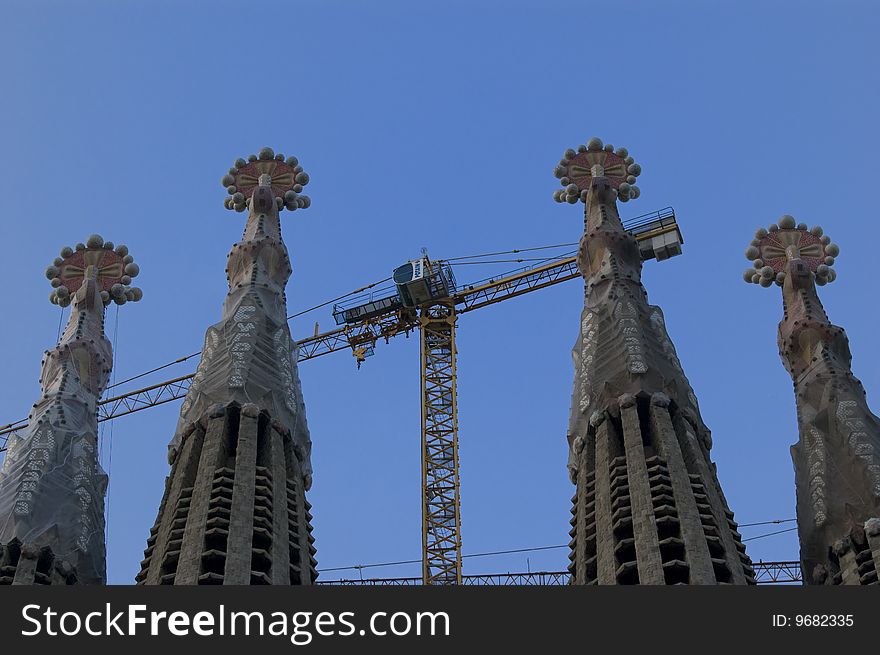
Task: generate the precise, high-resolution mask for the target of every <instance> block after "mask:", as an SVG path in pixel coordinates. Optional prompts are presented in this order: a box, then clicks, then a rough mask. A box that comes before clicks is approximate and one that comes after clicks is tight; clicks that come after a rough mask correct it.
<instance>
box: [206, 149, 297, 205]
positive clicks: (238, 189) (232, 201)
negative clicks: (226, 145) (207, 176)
mask: <svg viewBox="0 0 880 655" xmlns="http://www.w3.org/2000/svg"><path fill="white" fill-rule="evenodd" d="M263 176H268V180H267V181H268V182H269V188H270V189H271V192H272V197H274V198H275V205H276V206H277V208H278V211H281V209H283V208H285V207H286V208H287V209H289V210H290V211H294V210H296V209H306V208H308V207H309V205H311V204H312V201H311V198H309V197H308V196H305V195H300V194H301V193H302V190H303V187H304V186H305V185H306V184H308V183H309V174H308V173H306V172H305V171H304V170H303V167H302V166H301V165H300V163H299V160H298V159H297V158H296V157H288V158H287V159H285V158H284V155H282V154H281V153H278V154H275V151H274V150H272V148H268V147H266V148H263V149H261V150H260V154H259V155H250V156H249V157H248V158H247V160H244V159H236V160H235V163H234V164H233V167H232V168H230V169H229V172H228V173H227V174H226V175H224V176H223V179H222V180H221V181H220V182H221V184H223V186H224V187H226V192H227V193H228V194H229V195H228V196H227V198H226V200H225V201H224V203H223V205H224V206H225V207H226V209H234V210H235V211H239V212H241V211H244V210H245V209H246V208H247V206H248V201H249V200H250V199H251V197H252V196H253V195H254V192H255V191H256V190H257V189H258V188H259V187H260V186H262V185H263V184H262V183H263Z"/></svg>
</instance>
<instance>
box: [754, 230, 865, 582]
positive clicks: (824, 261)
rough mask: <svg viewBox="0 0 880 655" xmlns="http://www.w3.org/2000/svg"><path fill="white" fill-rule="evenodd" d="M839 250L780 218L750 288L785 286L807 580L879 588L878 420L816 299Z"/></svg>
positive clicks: (761, 235)
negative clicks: (757, 285) (796, 422)
mask: <svg viewBox="0 0 880 655" xmlns="http://www.w3.org/2000/svg"><path fill="white" fill-rule="evenodd" d="M839 252H840V249H839V248H838V247H837V246H836V245H835V244H833V243H831V239H829V238H828V237H827V236H825V235H823V233H822V228H821V227H814V228H813V229H812V230H808V229H807V226H806V225H805V224H803V223H801V224H799V225H798V224H796V223H795V220H794V218H792V217H791V216H787V215H786V216H783V217H782V218H781V219H780V220H779V222H778V223H774V224H772V225H770V227H769V229H764V228H761V229H759V230H758V231H757V232H756V233H755V238H754V240H753V241H752V243H751V245H750V246H749V248H748V250H746V257H747V258H748V259H751V260H753V262H754V268H750V269H748V270H746V272H745V274H744V276H743V277H744V279H745V281H746V282H752V283H755V284H760V285H761V286H763V287H769V286H770V285H771V284H773V283H774V282H775V283H776V285H777V286H780V287H781V288H782V303H783V318H782V321H780V323H779V333H778V338H777V341H778V343H779V356H780V357H781V358H782V363H783V364H784V365H785V368H786V369H787V370H788V372H789V373H790V374H791V378H792V380H793V381H794V393H795V401H796V403H797V417H798V431H799V433H800V439H799V441H798V443H797V444H795V445H794V446H792V447H791V457H792V460H793V461H794V471H795V484H796V493H797V520H798V536H799V537H800V542H801V568H802V569H803V579H804V582H805V584H865V585H867V584H877V573H878V571H880V419H878V418H877V417H876V416H875V415H874V414H873V413H871V410H870V409H869V408H868V404H867V402H866V400H865V390H864V388H862V383H861V382H859V380H858V379H857V378H856V377H855V376H854V375H853V374H852V370H851V369H850V364H851V362H852V356H851V355H850V351H849V341H848V340H847V338H846V333H845V332H844V331H843V328H840V327H837V326H836V325H832V324H831V322H830V321H829V320H828V316H827V314H826V313H825V310H824V308H823V307H822V302H821V301H820V300H819V296H818V294H817V293H816V285H819V286H823V285H825V284H827V283H828V282H832V281H834V279H835V278H836V277H837V275H836V273H835V271H834V270H833V269H832V268H831V266H832V265H833V264H834V258H835V257H837V255H838V254H839Z"/></svg>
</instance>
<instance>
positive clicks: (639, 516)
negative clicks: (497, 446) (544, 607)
mask: <svg viewBox="0 0 880 655" xmlns="http://www.w3.org/2000/svg"><path fill="white" fill-rule="evenodd" d="M640 172H641V168H640V167H639V165H638V164H636V163H635V162H634V161H633V159H632V157H630V156H629V154H628V152H627V150H626V148H618V149H617V150H615V149H614V147H613V146H611V145H610V144H609V145H604V146H603V144H602V141H600V140H599V139H596V138H593V139H591V140H590V141H589V143H588V144H587V145H582V146H580V147H579V148H578V150H577V151H575V150H567V151H566V153H565V156H564V157H563V159H562V160H561V161H560V162H559V165H558V166H557V168H556V171H555V173H556V176H557V177H558V178H561V182H562V185H563V187H564V189H561V190H558V191H556V192H555V193H554V198H555V199H556V200H557V201H558V202H569V203H571V204H575V203H577V202H578V201H581V202H583V203H584V204H585V211H584V223H585V233H584V236H583V238H582V239H581V243H580V251H579V255H578V268H579V269H580V271H581V274H582V275H583V277H584V281H585V300H584V311H583V313H582V314H581V328H580V334H579V336H578V339H577V342H576V343H575V347H574V350H573V351H572V356H573V359H574V367H575V376H574V391H573V393H572V402H571V419H570V424H569V431H568V442H569V447H570V454H569V463H568V468H569V473H570V477H571V480H572V482H573V483H574V484H575V485H576V486H577V493H576V494H575V496H574V497H573V499H572V502H573V508H572V520H571V525H572V529H571V532H570V535H571V536H572V541H571V554H570V555H569V557H570V559H571V565H570V567H569V569H570V570H571V572H572V582H573V583H574V584H653V585H662V584H749V583H754V572H753V570H752V567H751V561H750V560H749V558H748V556H747V555H746V552H745V547H744V546H743V544H742V538H741V536H740V534H739V533H738V532H737V530H736V523H735V522H734V520H733V512H731V511H730V509H729V508H728V506H727V502H726V501H725V499H724V494H723V493H722V491H721V486H720V485H719V483H718V479H717V477H716V474H715V466H714V464H712V462H711V460H710V459H709V449H710V448H711V445H712V441H711V436H710V433H709V429H708V428H707V427H706V425H705V424H704V423H703V420H702V418H701V417H700V410H699V407H698V405H697V399H696V398H695V397H694V393H693V390H692V389H691V386H690V384H689V383H688V381H687V378H686V377H685V375H684V372H683V371H682V368H681V364H680V363H679V361H678V357H677V356H676V353H675V348H674V347H673V345H672V341H670V339H669V335H668V334H667V333H666V327H665V324H664V321H663V313H662V312H661V311H660V308H659V307H655V306H652V305H649V304H648V301H647V293H646V292H645V288H644V287H643V286H642V283H641V268H642V262H641V257H640V255H639V248H638V246H637V244H636V241H635V238H634V237H633V236H632V235H630V234H629V233H627V232H625V231H624V229H623V227H622V225H621V221H620V217H619V216H618V213H617V200H618V199H619V200H621V201H627V200H630V199H633V198H637V197H638V196H639V189H638V187H636V186H635V184H634V183H635V181H636V176H638V175H639V173H640Z"/></svg>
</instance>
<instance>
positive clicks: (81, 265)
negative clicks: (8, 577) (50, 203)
mask: <svg viewBox="0 0 880 655" xmlns="http://www.w3.org/2000/svg"><path fill="white" fill-rule="evenodd" d="M112 248H113V244H111V243H105V242H104V241H103V239H101V237H100V236H98V235H93V236H91V237H89V239H88V243H87V244H79V245H78V246H77V248H76V249H73V248H65V249H63V250H62V252H61V254H62V257H60V258H58V259H56V260H55V264H54V265H52V266H50V267H49V268H48V269H47V271H46V275H47V277H49V278H50V280H51V281H52V286H53V289H54V290H53V292H52V295H51V297H50V299H51V300H52V302H53V303H54V304H60V305H62V306H68V305H72V309H71V312H70V318H69V320H68V322H67V327H66V328H65V329H64V332H63V334H62V335H61V337H60V339H59V340H58V344H57V345H56V346H55V348H53V349H52V350H49V351H47V352H46V355H45V357H44V359H43V363H42V374H41V376H40V387H41V391H42V395H41V397H40V399H39V400H38V401H37V403H35V404H34V406H33V408H32V410H31V412H30V416H29V417H28V428H27V431H26V432H25V434H24V436H23V437H21V438H18V437H13V438H12V439H10V442H9V449H8V451H7V453H6V459H5V461H4V462H3V468H2V470H0V542H2V543H5V544H6V546H4V548H5V550H4V553H5V555H4V557H6V558H7V559H10V558H12V559H16V558H17V557H18V555H16V556H15V557H12V555H10V553H18V552H19V550H20V549H19V548H18V546H14V544H18V545H21V544H25V545H24V546H21V547H22V548H24V549H25V550H22V551H21V552H22V553H25V555H27V553H31V551H32V550H33V549H35V548H36V549H40V552H41V553H43V554H41V555H39V556H37V555H35V556H34V557H30V555H28V556H25V555H21V558H22V559H21V563H19V564H18V566H19V567H21V566H30V565H29V564H27V562H30V561H31V560H33V561H34V562H36V560H39V562H40V564H39V566H37V568H36V569H34V571H37V573H38V574H39V575H38V578H39V579H38V580H36V581H35V582H34V584H50V582H46V580H56V581H57V580H58V579H59V578H57V576H55V577H53V576H54V574H50V569H52V567H53V566H54V562H59V563H60V562H62V561H64V562H67V564H66V566H71V567H74V568H75V569H76V573H75V574H71V575H69V576H68V575H65V576H63V577H64V580H65V582H63V583H62V584H67V582H66V581H67V580H78V581H79V582H80V583H84V584H103V583H104V582H105V579H106V562H105V560H106V555H105V545H104V494H105V492H106V488H107V476H106V474H105V473H104V471H103V470H102V469H101V466H100V464H99V463H98V452H97V451H98V422H97V403H98V400H99V399H100V397H101V394H102V393H103V391H104V389H105V388H106V386H107V382H108V380H109V379H110V371H111V367H112V360H113V355H112V349H111V346H110V342H109V341H108V340H107V338H106V337H105V336H104V308H105V305H107V304H109V303H110V302H113V301H115V302H117V303H118V304H124V303H125V302H126V301H128V300H139V299H140V297H141V292H140V290H139V289H132V288H130V287H128V284H129V283H130V282H131V277H133V276H135V275H137V273H138V269H137V266H136V265H135V264H134V263H133V260H132V257H131V256H130V255H129V254H128V248H126V247H125V246H118V247H117V248H116V249H115V250H113V249H112ZM13 542H14V544H13ZM10 549H11V550H10ZM44 549H48V550H45V552H44ZM47 553H48V554H47ZM34 558H36V559H34ZM35 566H36V564H35ZM53 570H54V569H53ZM41 575H42V576H43V577H39V576H41ZM45 576H48V577H45ZM25 578H26V579H29V580H32V581H33V580H34V578H33V575H31V574H27V575H25ZM23 579H24V578H23ZM16 581H17V582H16V584H18V583H19V574H16ZM22 584H23V583H22Z"/></svg>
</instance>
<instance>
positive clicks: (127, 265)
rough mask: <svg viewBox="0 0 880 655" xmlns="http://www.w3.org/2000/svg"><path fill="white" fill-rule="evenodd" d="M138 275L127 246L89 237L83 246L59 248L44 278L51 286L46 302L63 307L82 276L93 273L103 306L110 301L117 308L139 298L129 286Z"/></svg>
mask: <svg viewBox="0 0 880 655" xmlns="http://www.w3.org/2000/svg"><path fill="white" fill-rule="evenodd" d="M138 273H140V267H138V265H137V264H135V263H134V257H132V256H131V255H130V254H129V253H128V247H127V246H124V245H121V244H120V245H118V246H115V247H114V245H113V242H112V241H104V239H102V238H101V236H100V235H98V234H93V235H92V236H90V237H89V238H88V239H87V240H86V243H78V244H76V246H75V247H74V248H70V247H66V248H62V249H61V256H60V257H57V258H56V259H55V261H54V262H53V263H52V265H51V266H49V267H48V268H47V269H46V277H47V278H48V280H49V282H50V283H51V284H52V287H53V289H52V293H50V294H49V301H50V302H51V303H52V304H53V305H60V306H61V307H67V306H68V305H69V304H70V302H71V297H72V296H73V295H75V294H76V292H77V291H78V290H79V289H80V287H82V285H83V283H84V282H85V279H86V277H87V276H89V275H92V274H94V275H95V280H96V283H97V288H98V290H99V291H100V293H101V300H103V302H104V304H105V305H109V304H110V302H111V301H112V302H115V303H116V304H117V305H123V304H125V303H126V302H128V301H132V302H137V301H138V300H140V299H141V298H142V297H143V295H144V294H143V291H141V290H140V289H139V288H137V287H132V286H130V285H131V279H132V278H134V277H137V275H138Z"/></svg>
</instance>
